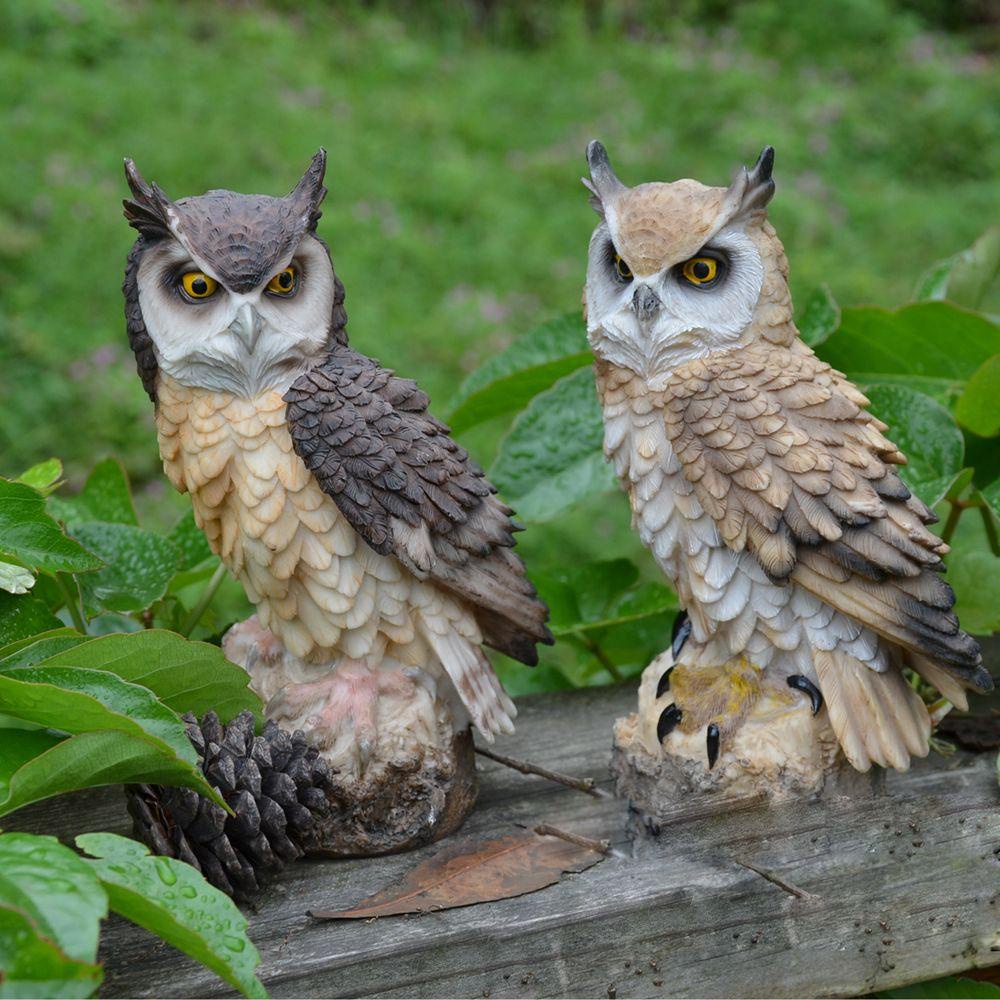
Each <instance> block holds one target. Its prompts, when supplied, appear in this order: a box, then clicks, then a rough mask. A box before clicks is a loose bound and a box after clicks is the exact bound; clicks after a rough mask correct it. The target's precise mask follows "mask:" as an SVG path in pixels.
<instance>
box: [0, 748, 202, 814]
mask: <svg viewBox="0 0 1000 1000" xmlns="http://www.w3.org/2000/svg"><path fill="white" fill-rule="evenodd" d="M138 781H145V782H149V783H151V784H156V785H171V784H174V785H189V787H192V788H195V790H196V791H198V792H201V794H205V793H204V789H203V787H199V786H196V785H191V784H189V782H188V781H187V779H186V778H184V779H181V778H179V777H178V769H177V764H176V762H175V761H172V760H169V759H168V758H166V757H164V756H162V755H161V754H159V753H157V752H156V751H155V750H153V749H152V748H151V747H150V745H149V744H148V743H147V742H145V741H144V740H138V739H136V738H135V737H132V736H128V735H126V734H125V733H119V732H108V731H102V732H95V733H80V734H79V735H78V736H71V737H69V738H66V739H60V738H59V737H58V736H55V735H53V734H52V733H47V732H43V731H41V730H37V729H36V730H24V729H4V730H0V816H3V815H5V814H6V813H10V812H13V811H14V810H15V809H20V808H21V807H22V806H26V805H29V804H30V803H32V802H38V801H39V800H41V799H47V798H51V797H52V796H53V795H61V794H62V793H63V792H73V791H76V790H78V789H81V788H96V787H97V786H99V785H119V784H128V783H131V782H138ZM213 797H214V796H213ZM220 804H221V803H220Z"/></svg>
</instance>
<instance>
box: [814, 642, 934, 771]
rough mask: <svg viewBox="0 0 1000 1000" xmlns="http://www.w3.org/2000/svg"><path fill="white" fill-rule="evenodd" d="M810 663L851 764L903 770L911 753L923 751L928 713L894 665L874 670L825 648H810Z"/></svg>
mask: <svg viewBox="0 0 1000 1000" xmlns="http://www.w3.org/2000/svg"><path fill="white" fill-rule="evenodd" d="M813 663H814V664H815V667H816V673H817V676H818V678H819V686H820V688H821V689H822V691H823V700H824V702H825V704H826V707H827V711H828V712H829V714H830V725H831V726H833V731H834V732H835V733H836V734H837V739H838V741H839V742H840V746H841V748H842V749H843V751H844V755H845V756H846V757H847V759H848V761H850V763H851V765H852V766H853V767H855V768H857V770H859V771H867V770H868V769H869V768H870V767H871V766H872V764H879V765H881V766H882V767H894V768H895V769H896V770H897V771H905V770H907V769H908V768H909V766H910V757H911V756H913V757H926V756H927V752H928V750H929V740H930V735H931V720H930V716H929V715H928V714H927V709H926V707H925V706H924V703H923V701H922V700H921V698H920V695H918V694H917V692H916V691H914V690H913V688H912V687H910V685H909V684H907V683H906V680H905V678H904V677H903V675H902V673H901V672H900V671H899V670H898V669H897V668H896V667H895V666H890V667H889V669H888V670H885V671H884V672H882V673H878V672H876V671H874V670H872V669H871V667H868V666H865V664H863V663H861V662H860V661H859V660H856V659H855V658H854V657H853V656H849V655H848V654H846V653H842V652H827V651H825V650H817V651H816V652H815V654H814V657H813Z"/></svg>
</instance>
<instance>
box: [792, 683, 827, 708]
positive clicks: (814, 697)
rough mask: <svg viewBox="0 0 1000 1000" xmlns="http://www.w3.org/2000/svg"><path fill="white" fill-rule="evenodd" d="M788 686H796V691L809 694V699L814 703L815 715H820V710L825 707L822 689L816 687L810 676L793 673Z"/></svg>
mask: <svg viewBox="0 0 1000 1000" xmlns="http://www.w3.org/2000/svg"><path fill="white" fill-rule="evenodd" d="M788 686H789V687H790V688H795V690H796V691H804V692H805V693H806V694H807V695H809V701H810V702H811V703H812V710H813V715H818V714H819V710H820V709H821V708H822V707H823V695H822V693H821V692H820V689H819V688H818V687H816V685H815V684H813V682H812V681H811V680H809V678H808V677H803V675H802V674H792V676H791V677H789V678H788Z"/></svg>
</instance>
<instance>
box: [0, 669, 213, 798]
mask: <svg viewBox="0 0 1000 1000" xmlns="http://www.w3.org/2000/svg"><path fill="white" fill-rule="evenodd" d="M0 712H3V713H4V714H5V715H10V716H13V717H14V718H16V719H23V720H24V721H26V722H33V723H35V724H36V725H41V726H48V727H50V728H52V729H56V730H61V731H63V732H67V733H76V734H80V733H86V732H94V731H108V730H110V731H112V732H118V733H123V734H125V735H126V736H129V737H131V738H133V739H134V740H138V741H140V742H141V743H143V744H145V746H146V749H147V755H148V757H149V760H150V765H151V767H155V769H156V770H157V772H158V773H160V774H163V773H164V772H165V771H166V772H168V773H170V774H171V777H170V778H169V780H168V782H167V783H169V784H178V785H186V786H187V787H189V788H194V789H196V790H197V791H198V792H199V793H200V794H202V795H205V796H207V797H209V798H212V799H214V800H215V801H217V802H218V803H219V804H220V805H224V802H223V801H222V800H221V798H220V797H219V795H218V793H217V792H215V790H214V789H213V788H212V787H211V785H209V784H208V782H207V781H206V780H205V777H204V775H203V774H202V772H201V769H200V767H199V765H198V757H197V754H196V753H195V750H194V747H193V746H192V745H191V741H190V740H189V739H188V738H187V734H186V732H185V728H184V724H183V722H181V720H180V719H179V718H178V717H177V716H176V714H175V713H174V712H172V711H171V710H170V709H169V708H168V707H167V706H166V705H163V704H162V703H161V702H159V701H158V700H157V698H156V696H155V695H154V694H153V692H152V691H150V690H149V689H148V688H145V687H143V686H141V685H139V684H132V683H130V682H128V681H124V680H122V679H121V678H120V677H118V676H117V675H115V674H113V673H110V672H109V671H106V670H91V669H84V668H80V667H61V666H37V667H14V668H12V669H6V670H5V671H4V672H3V673H0Z"/></svg>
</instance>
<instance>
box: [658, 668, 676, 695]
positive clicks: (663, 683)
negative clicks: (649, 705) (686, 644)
mask: <svg viewBox="0 0 1000 1000" xmlns="http://www.w3.org/2000/svg"><path fill="white" fill-rule="evenodd" d="M673 669H674V668H673V667H667V669H666V670H664V671H663V676H662V677H661V678H660V683H659V684H657V685H656V697H657V698H662V697H663V695H665V694H666V693H667V692H668V691H669V690H670V672H671V671H672V670H673Z"/></svg>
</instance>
